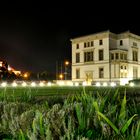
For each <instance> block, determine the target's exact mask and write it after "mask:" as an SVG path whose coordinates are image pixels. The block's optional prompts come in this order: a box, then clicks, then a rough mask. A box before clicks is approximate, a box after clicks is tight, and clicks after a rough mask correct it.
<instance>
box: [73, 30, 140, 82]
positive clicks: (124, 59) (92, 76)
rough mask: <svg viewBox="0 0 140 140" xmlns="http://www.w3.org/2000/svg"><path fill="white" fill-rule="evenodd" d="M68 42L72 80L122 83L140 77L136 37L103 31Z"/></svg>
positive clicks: (139, 56)
mask: <svg viewBox="0 0 140 140" xmlns="http://www.w3.org/2000/svg"><path fill="white" fill-rule="evenodd" d="M71 42H72V81H73V82H79V83H82V82H83V81H86V82H87V83H89V84H90V83H93V84H94V83H96V82H100V83H101V84H103V83H104V82H108V83H109V82H117V83H118V84H125V83H127V82H128V80H131V79H136V78H140V36H138V35H135V34H133V33H130V32H129V31H127V32H124V33H120V34H114V33H111V32H110V31H104V32H99V33H95V34H92V35H87V36H82V37H77V38H74V39H71Z"/></svg>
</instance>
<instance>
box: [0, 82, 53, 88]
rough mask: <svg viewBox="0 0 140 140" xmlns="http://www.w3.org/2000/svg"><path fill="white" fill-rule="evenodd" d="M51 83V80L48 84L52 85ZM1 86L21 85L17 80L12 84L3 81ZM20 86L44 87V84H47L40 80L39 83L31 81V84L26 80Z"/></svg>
mask: <svg viewBox="0 0 140 140" xmlns="http://www.w3.org/2000/svg"><path fill="white" fill-rule="evenodd" d="M51 85H52V83H51V82H48V83H47V86H51ZM1 86H2V87H6V86H12V87H17V86H19V84H17V83H16V82H13V83H12V84H10V85H9V84H7V83H6V82H3V83H1ZM20 86H22V87H26V86H31V87H36V86H40V87H43V86H45V84H44V83H43V82H40V83H39V84H37V83H35V82H31V83H30V84H27V83H26V82H23V83H22V84H21V85H20Z"/></svg>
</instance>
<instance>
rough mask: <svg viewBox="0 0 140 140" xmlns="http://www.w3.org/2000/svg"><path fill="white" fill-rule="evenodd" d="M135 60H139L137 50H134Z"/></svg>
mask: <svg viewBox="0 0 140 140" xmlns="http://www.w3.org/2000/svg"><path fill="white" fill-rule="evenodd" d="M132 53H133V61H138V51H137V50H133V52H132Z"/></svg>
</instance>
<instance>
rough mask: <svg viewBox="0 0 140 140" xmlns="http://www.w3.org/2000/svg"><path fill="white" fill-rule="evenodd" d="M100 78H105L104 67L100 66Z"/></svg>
mask: <svg viewBox="0 0 140 140" xmlns="http://www.w3.org/2000/svg"><path fill="white" fill-rule="evenodd" d="M99 78H104V69H103V68H99Z"/></svg>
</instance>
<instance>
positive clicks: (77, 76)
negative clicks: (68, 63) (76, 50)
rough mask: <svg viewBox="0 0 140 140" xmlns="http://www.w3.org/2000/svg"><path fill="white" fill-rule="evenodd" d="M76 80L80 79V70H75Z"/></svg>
mask: <svg viewBox="0 0 140 140" xmlns="http://www.w3.org/2000/svg"><path fill="white" fill-rule="evenodd" d="M76 79H80V69H76Z"/></svg>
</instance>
